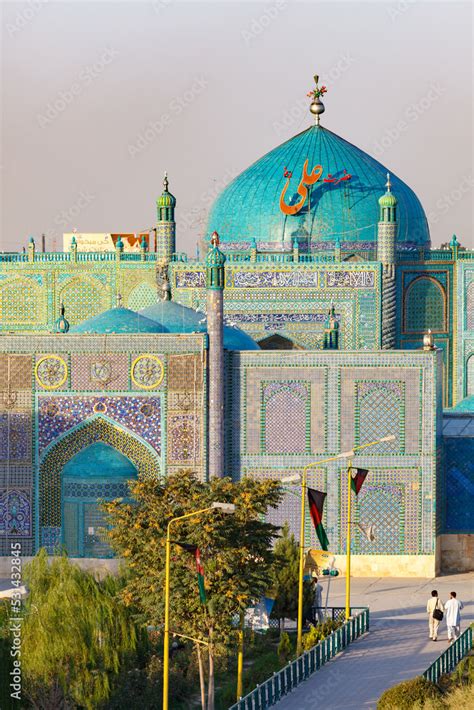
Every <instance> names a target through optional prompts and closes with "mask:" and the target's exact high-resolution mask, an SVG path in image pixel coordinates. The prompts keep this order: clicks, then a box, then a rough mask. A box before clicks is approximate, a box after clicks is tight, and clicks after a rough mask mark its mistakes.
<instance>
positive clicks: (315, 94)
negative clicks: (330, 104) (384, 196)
mask: <svg viewBox="0 0 474 710" xmlns="http://www.w3.org/2000/svg"><path fill="white" fill-rule="evenodd" d="M314 83H315V84H316V87H315V88H314V89H312V90H311V91H310V92H309V93H308V96H309V97H310V98H312V99H313V100H312V101H311V104H310V107H309V110H310V111H311V113H312V114H313V115H314V117H315V119H314V120H315V123H316V125H317V126H319V117H320V115H321V114H322V113H324V111H325V110H326V109H325V108H324V104H323V102H322V101H321V96H324V94H325V93H326V91H327V88H326V87H325V86H321V88H319V75H318V74H315V75H314Z"/></svg>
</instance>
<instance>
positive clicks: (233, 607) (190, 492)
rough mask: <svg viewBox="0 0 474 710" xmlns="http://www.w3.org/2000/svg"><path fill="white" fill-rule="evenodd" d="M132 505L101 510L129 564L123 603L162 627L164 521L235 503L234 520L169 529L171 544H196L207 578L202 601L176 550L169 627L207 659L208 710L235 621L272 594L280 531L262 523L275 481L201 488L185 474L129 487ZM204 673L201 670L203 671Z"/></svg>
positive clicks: (213, 518) (219, 516)
mask: <svg viewBox="0 0 474 710" xmlns="http://www.w3.org/2000/svg"><path fill="white" fill-rule="evenodd" d="M131 494H132V496H133V498H134V499H135V501H134V502H133V503H124V502H121V501H118V500H117V501H113V502H111V503H106V504H105V509H106V512H107V514H108V519H109V523H110V524H111V530H110V532H109V541H110V543H111V544H112V546H113V548H114V549H115V550H116V551H117V553H118V554H119V555H121V556H122V557H124V558H125V559H126V560H128V565H129V568H130V572H131V576H130V579H129V581H128V583H127V585H126V587H125V589H124V591H123V595H124V600H125V601H126V602H127V603H130V604H134V605H136V606H137V607H138V608H140V610H141V613H142V615H143V618H142V621H146V622H147V623H149V624H153V625H156V626H157V627H159V628H162V625H163V618H164V598H163V587H164V580H165V539H166V529H167V525H168V522H169V521H170V520H171V519H172V518H176V517H179V516H181V515H184V514H186V513H190V512H192V511H196V510H200V509H203V508H207V507H208V506H210V505H211V503H212V502H214V501H218V502H223V503H233V504H234V505H235V512H234V513H233V514H231V515H225V514H224V513H222V512H220V511H218V510H215V511H213V512H210V513H209V512H208V513H204V514H202V515H199V516H193V517H191V518H189V519H187V520H184V521H179V522H176V523H173V525H172V528H171V532H172V535H171V537H172V540H173V542H174V543H185V544H186V545H188V546H197V547H198V548H199V549H200V552H201V562H202V566H203V572H204V587H205V597H206V600H205V603H203V601H202V598H201V597H202V595H201V596H200V594H199V588H198V583H197V577H196V566H195V563H194V558H193V557H192V555H190V554H189V549H190V548H189V547H188V549H185V548H183V547H181V546H180V545H178V544H173V551H172V564H171V606H170V628H171V629H172V630H173V631H175V632H178V633H180V634H185V635H188V636H192V637H193V638H195V639H199V640H201V641H203V642H204V643H205V644H207V646H206V654H207V657H208V669H209V678H208V709H209V710H212V709H213V707H214V670H213V669H214V661H215V659H216V657H218V656H219V655H224V654H226V653H228V650H229V646H230V645H231V644H232V645H233V646H234V648H235V643H236V638H237V634H236V627H235V623H236V619H238V617H239V615H240V614H241V613H242V612H244V610H245V609H246V608H247V607H249V606H251V605H252V604H255V603H256V602H258V601H259V600H260V599H261V597H262V596H263V595H265V594H266V593H267V592H268V590H269V585H270V572H271V565H272V561H273V551H272V543H273V539H274V537H275V536H276V535H277V533H278V528H277V527H276V526H274V525H272V524H270V523H268V522H266V521H265V517H266V514H267V512H268V509H269V508H270V507H276V506H277V505H278V503H279V502H280V499H281V489H280V486H279V484H278V483H277V482H276V481H272V480H260V481H259V480H255V479H251V478H244V479H242V480H241V481H239V482H238V483H232V481H231V480H230V479H229V478H224V479H213V480H212V481H210V482H209V483H204V482H202V481H200V480H198V479H197V478H196V476H195V475H194V474H193V473H192V472H190V471H181V472H179V473H177V474H175V475H173V476H170V477H169V478H168V479H167V481H166V482H165V483H164V484H163V483H161V484H160V483H158V482H157V481H153V480H138V481H136V482H134V483H132V484H131ZM201 670H202V669H201Z"/></svg>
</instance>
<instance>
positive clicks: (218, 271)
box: [206, 232, 225, 478]
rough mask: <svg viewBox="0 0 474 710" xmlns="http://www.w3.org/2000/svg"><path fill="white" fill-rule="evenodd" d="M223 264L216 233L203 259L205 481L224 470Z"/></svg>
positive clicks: (216, 476)
mask: <svg viewBox="0 0 474 710" xmlns="http://www.w3.org/2000/svg"><path fill="white" fill-rule="evenodd" d="M224 263H225V256H224V254H223V253H222V252H221V250H220V249H219V235H218V234H217V232H214V234H213V235H212V237H211V248H210V249H209V252H208V254H207V257H206V289H207V332H208V334H209V367H208V373H209V421H208V430H209V459H208V460H209V466H208V471H209V478H213V477H215V478H222V477H223V476H225V467H224V337H223V327H224Z"/></svg>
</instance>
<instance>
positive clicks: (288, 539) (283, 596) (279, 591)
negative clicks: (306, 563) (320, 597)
mask: <svg viewBox="0 0 474 710" xmlns="http://www.w3.org/2000/svg"><path fill="white" fill-rule="evenodd" d="M299 559H300V551H299V544H298V542H297V541H296V540H295V536H294V535H293V533H291V535H290V530H289V527H288V523H285V524H284V526H283V528H282V533H281V537H280V538H279V540H278V541H277V543H276V545H275V550H274V562H273V565H272V570H271V579H272V589H273V597H274V598H275V603H274V605H273V609H272V617H273V618H274V619H282V620H283V624H284V620H285V619H296V617H297V616H298V581H299ZM312 602H313V599H312V592H311V585H310V584H308V583H307V582H305V583H304V588H303V606H304V609H305V610H308V609H309V608H310V607H311V605H312Z"/></svg>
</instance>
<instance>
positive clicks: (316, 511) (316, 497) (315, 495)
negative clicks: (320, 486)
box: [308, 488, 329, 551]
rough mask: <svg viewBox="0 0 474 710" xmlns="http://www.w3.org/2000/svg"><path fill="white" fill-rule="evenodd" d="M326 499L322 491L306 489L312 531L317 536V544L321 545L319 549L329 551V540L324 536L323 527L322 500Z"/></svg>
mask: <svg viewBox="0 0 474 710" xmlns="http://www.w3.org/2000/svg"><path fill="white" fill-rule="evenodd" d="M325 498H326V493H322V491H317V490H316V489H315V488H308V503H309V514H310V515H311V520H312V521H313V524H314V529H315V530H316V535H317V536H318V539H319V542H320V543H321V548H322V549H323V550H326V551H327V550H328V549H329V540H328V538H327V535H326V531H325V529H324V527H323V522H322V521H323V507H324V499H325Z"/></svg>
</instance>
